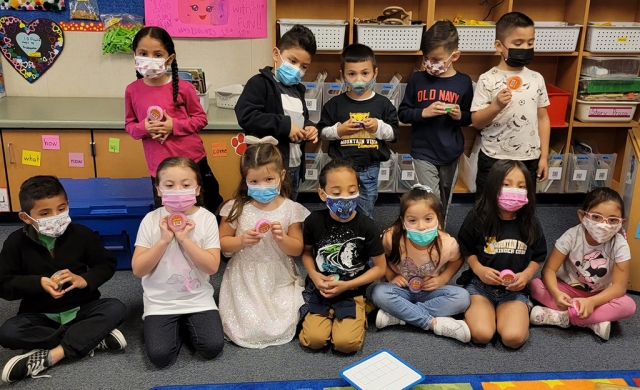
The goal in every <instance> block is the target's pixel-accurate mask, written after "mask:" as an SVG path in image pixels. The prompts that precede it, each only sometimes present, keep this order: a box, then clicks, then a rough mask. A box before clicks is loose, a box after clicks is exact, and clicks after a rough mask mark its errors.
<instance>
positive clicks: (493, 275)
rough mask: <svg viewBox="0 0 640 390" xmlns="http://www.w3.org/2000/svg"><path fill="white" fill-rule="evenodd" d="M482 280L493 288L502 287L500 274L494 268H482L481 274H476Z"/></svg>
mask: <svg viewBox="0 0 640 390" xmlns="http://www.w3.org/2000/svg"><path fill="white" fill-rule="evenodd" d="M476 275H478V277H479V278H480V280H482V282H483V283H484V284H488V285H491V286H500V285H502V279H500V272H498V271H496V270H495V269H493V268H489V267H485V266H482V268H481V269H480V272H478V273H476Z"/></svg>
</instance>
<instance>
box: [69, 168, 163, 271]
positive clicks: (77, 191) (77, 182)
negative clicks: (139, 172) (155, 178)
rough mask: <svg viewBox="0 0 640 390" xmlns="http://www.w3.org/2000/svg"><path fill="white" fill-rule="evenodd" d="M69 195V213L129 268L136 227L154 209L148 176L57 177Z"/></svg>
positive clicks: (120, 267) (123, 266) (74, 220)
mask: <svg viewBox="0 0 640 390" xmlns="http://www.w3.org/2000/svg"><path fill="white" fill-rule="evenodd" d="M60 182H61V183H62V185H63V186H64V188H65V190H66V191H67V195H68V196H69V215H70V216H71V220H72V221H73V222H74V223H79V224H82V225H85V226H87V227H89V228H90V229H92V230H94V231H96V232H97V233H98V234H99V235H100V240H101V241H102V244H103V245H104V246H105V248H107V249H108V250H110V251H111V252H112V253H113V255H114V256H115V257H116V258H117V259H118V269H131V257H132V256H133V250H134V248H135V245H134V244H135V241H136V236H137V235H138V227H139V226H140V222H142V219H143V218H144V216H145V215H147V213H148V212H149V211H151V210H153V208H154V201H153V186H152V185H151V179H149V178H148V177H143V178H139V179H104V178H97V179H60Z"/></svg>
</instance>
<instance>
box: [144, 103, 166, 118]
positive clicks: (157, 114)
mask: <svg viewBox="0 0 640 390" xmlns="http://www.w3.org/2000/svg"><path fill="white" fill-rule="evenodd" d="M147 118H149V120H150V121H161V120H162V119H163V118H164V110H163V109H162V107H160V106H151V107H149V108H148V109H147Z"/></svg>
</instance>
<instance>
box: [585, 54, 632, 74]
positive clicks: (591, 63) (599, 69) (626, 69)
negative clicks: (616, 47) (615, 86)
mask: <svg viewBox="0 0 640 390" xmlns="http://www.w3.org/2000/svg"><path fill="white" fill-rule="evenodd" d="M638 73H640V58H638V57H584V58H583V59H582V67H581V68H580V74H581V75H582V76H587V77H604V78H614V77H620V78H635V77H638Z"/></svg>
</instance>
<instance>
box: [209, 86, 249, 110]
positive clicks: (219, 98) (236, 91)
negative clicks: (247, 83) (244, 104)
mask: <svg viewBox="0 0 640 390" xmlns="http://www.w3.org/2000/svg"><path fill="white" fill-rule="evenodd" d="M243 89H244V86H243V85H242V84H233V85H228V86H226V87H222V88H218V89H216V90H215V91H214V92H215V94H216V106H218V107H220V108H230V109H232V110H233V109H234V108H235V107H236V103H238V98H240V94H241V93H242V90H243Z"/></svg>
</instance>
